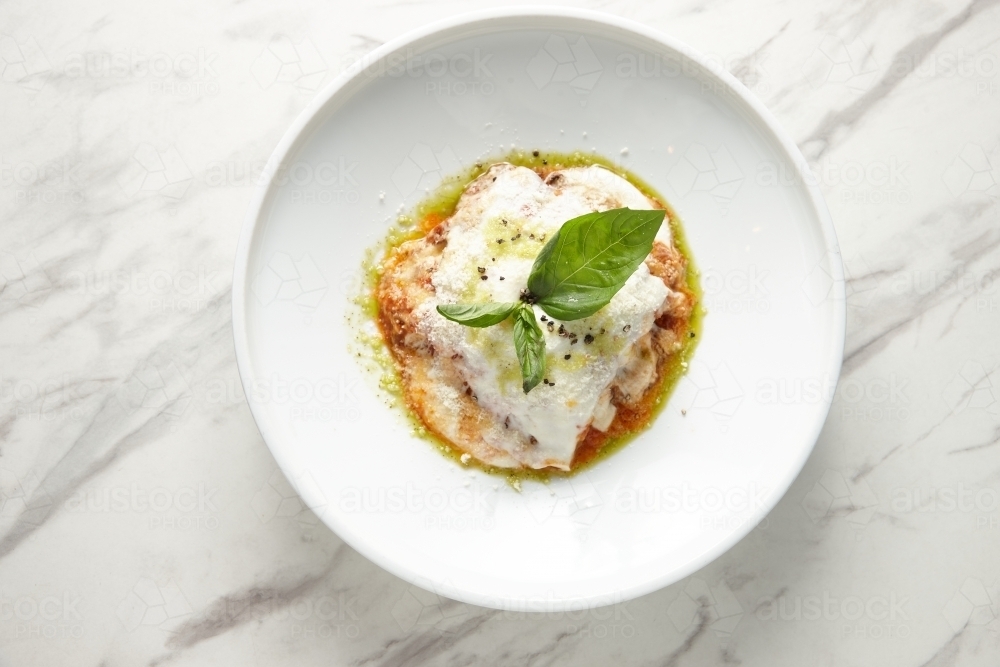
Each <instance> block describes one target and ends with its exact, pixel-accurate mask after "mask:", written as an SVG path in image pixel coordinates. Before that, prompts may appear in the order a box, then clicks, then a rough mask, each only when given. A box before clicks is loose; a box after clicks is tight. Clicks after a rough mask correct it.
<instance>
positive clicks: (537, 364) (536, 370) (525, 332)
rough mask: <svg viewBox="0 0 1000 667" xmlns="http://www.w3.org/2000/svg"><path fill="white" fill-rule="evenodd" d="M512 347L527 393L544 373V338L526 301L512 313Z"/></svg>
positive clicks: (523, 386) (522, 385) (522, 386)
mask: <svg viewBox="0 0 1000 667" xmlns="http://www.w3.org/2000/svg"><path fill="white" fill-rule="evenodd" d="M514 349H515V350H516V351H517V360H518V362H520V364H521V380H522V382H521V388H522V389H524V393H525V394H527V393H528V392H529V391H531V390H532V389H534V387H535V385H537V384H538V383H539V382H541V381H542V375H544V374H545V339H544V338H543V337H542V329H541V327H539V326H538V321H537V320H535V311H534V309H533V308H532V307H531V306H529V305H528V304H526V303H522V304H521V307H520V308H518V309H517V312H516V313H514Z"/></svg>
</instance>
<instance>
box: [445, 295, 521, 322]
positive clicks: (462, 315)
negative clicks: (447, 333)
mask: <svg viewBox="0 0 1000 667" xmlns="http://www.w3.org/2000/svg"><path fill="white" fill-rule="evenodd" d="M518 305H519V304H518V303H517V302H516V301H515V302H514V303H493V302H491V303H475V304H469V303H451V304H444V305H440V306H438V307H437V311H438V312H439V313H441V314H442V315H444V316H445V317H447V318H448V319H449V320H451V321H452V322H458V323H459V324H464V325H465V326H467V327H479V328H482V327H491V326H493V325H494V324H500V323H501V322H503V321H504V320H505V319H507V318H508V317H509V316H510V314H511V313H513V312H514V310H515V309H516V308H517V307H518Z"/></svg>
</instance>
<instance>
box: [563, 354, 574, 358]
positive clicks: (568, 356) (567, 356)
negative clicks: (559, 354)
mask: <svg viewBox="0 0 1000 667" xmlns="http://www.w3.org/2000/svg"><path fill="white" fill-rule="evenodd" d="M571 356H573V355H571V354H567V355H566V356H564V357H563V359H569V358H570V357H571Z"/></svg>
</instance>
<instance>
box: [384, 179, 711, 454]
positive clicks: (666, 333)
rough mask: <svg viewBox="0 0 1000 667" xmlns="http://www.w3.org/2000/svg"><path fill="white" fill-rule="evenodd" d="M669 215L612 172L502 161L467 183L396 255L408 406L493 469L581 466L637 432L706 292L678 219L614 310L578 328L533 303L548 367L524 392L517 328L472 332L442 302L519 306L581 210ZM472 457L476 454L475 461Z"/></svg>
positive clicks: (393, 275)
mask: <svg viewBox="0 0 1000 667" xmlns="http://www.w3.org/2000/svg"><path fill="white" fill-rule="evenodd" d="M624 207H628V208H631V209H662V208H664V207H663V206H662V205H661V204H660V203H659V202H657V201H655V200H653V199H651V198H649V197H647V196H646V195H644V194H643V193H642V192H640V191H639V190H638V189H637V188H636V187H635V186H633V185H632V184H631V183H629V182H628V181H627V180H626V179H624V178H622V177H621V176H619V175H617V174H615V173H614V172H612V171H610V170H609V169H606V168H604V167H601V166H596V165H595V166H589V167H573V168H566V169H559V170H552V171H542V170H539V171H536V170H533V169H529V168H527V167H518V166H514V165H512V164H509V163H506V162H502V163H497V164H494V165H492V166H491V167H490V168H489V169H487V170H486V171H485V172H484V173H483V174H482V175H480V176H479V177H478V178H477V179H475V180H474V181H473V182H472V183H470V184H469V185H468V187H467V188H466V189H465V191H464V192H463V194H462V195H461V197H460V198H459V200H458V203H457V205H456V207H455V210H454V213H453V214H452V215H451V216H450V217H448V218H447V219H444V220H442V221H439V222H436V223H435V224H434V225H433V227H431V228H430V229H428V230H427V232H426V234H425V235H424V236H423V237H422V238H420V239H416V240H411V241H407V242H405V243H403V244H402V245H400V246H399V247H397V248H395V249H394V250H393V251H392V252H391V253H390V254H389V255H388V257H387V258H386V259H385V261H384V262H383V266H382V274H381V277H380V279H379V282H378V285H377V287H376V294H375V296H376V299H377V302H378V311H379V316H378V318H379V327H380V329H381V331H382V335H383V337H384V338H385V341H386V344H387V345H388V347H389V350H390V351H391V353H392V356H393V358H394V359H395V362H396V364H397V366H398V369H399V371H400V376H401V379H402V386H403V391H404V395H405V398H406V402H407V404H408V405H409V406H410V408H411V409H412V410H413V411H414V412H415V413H416V415H417V416H418V417H419V418H420V420H421V421H422V422H423V423H424V425H425V426H426V427H427V428H428V429H429V430H430V431H431V432H433V433H435V434H436V435H437V436H439V437H441V438H443V439H444V440H446V441H447V442H448V443H450V444H451V445H452V446H453V447H454V448H456V449H457V450H459V451H460V452H462V453H463V456H462V458H463V461H468V460H469V457H472V458H475V459H477V460H478V461H480V462H482V463H483V464H486V465H488V466H495V467H498V468H510V469H535V470H562V471H568V470H571V469H572V468H574V467H575V466H577V465H579V464H580V463H581V462H583V461H584V460H585V459H586V458H587V457H588V456H593V455H594V454H595V453H596V452H597V451H598V450H599V449H600V447H601V446H603V444H604V443H605V442H606V441H607V440H608V434H609V433H615V432H622V431H623V430H627V429H633V430H634V429H635V428H638V427H641V426H643V425H644V424H636V423H634V422H635V420H636V416H637V415H640V416H641V415H642V414H651V413H650V411H649V410H645V411H643V410H641V409H640V407H641V406H643V405H646V406H648V405H649V404H650V398H651V394H653V393H655V392H656V391H657V389H658V388H659V387H661V382H660V381H661V380H662V374H663V372H664V368H665V365H666V362H667V361H668V360H669V359H670V357H671V356H672V355H675V354H678V353H679V352H680V351H681V349H682V347H683V337H685V336H687V335H689V333H688V329H689V325H690V318H691V313H692V310H693V307H694V298H693V294H692V293H691V292H690V291H689V290H688V288H687V282H686V275H685V269H686V261H685V259H684V257H683V255H682V254H681V253H680V252H679V251H678V250H677V248H676V247H675V245H674V243H673V242H672V239H671V231H670V225H669V224H663V225H662V226H661V227H660V230H659V232H658V233H657V236H656V240H655V241H654V243H653V248H652V251H651V252H650V254H649V256H648V257H647V258H646V260H645V262H643V263H642V264H640V265H639V268H638V269H637V270H636V271H635V272H634V273H633V274H632V276H631V277H630V278H629V279H628V281H627V282H626V284H625V286H624V287H623V288H622V289H621V290H620V291H619V292H618V293H617V294H615V296H614V297H613V298H612V299H611V301H610V302H609V303H608V305H607V306H605V307H604V308H602V309H601V310H599V311H598V312H596V313H594V314H593V315H591V316H589V317H586V318H583V319H579V320H575V321H572V322H560V321H557V320H553V319H552V318H551V317H548V316H547V315H546V314H545V312H544V311H542V310H541V309H540V308H539V307H537V306H534V310H535V315H536V318H537V320H538V323H539V325H540V326H541V329H542V332H543V336H544V339H545V357H546V373H545V378H544V380H543V382H542V383H540V384H538V385H537V386H536V387H535V388H534V389H532V390H531V391H530V392H528V393H525V392H524V391H523V390H522V385H521V373H520V366H519V363H518V359H517V356H516V353H515V349H514V346H513V345H512V344H511V335H512V334H511V327H512V323H511V321H510V320H508V321H505V322H503V323H501V324H499V325H497V326H492V327H489V328H470V327H465V326H462V325H461V324H458V323H456V322H453V321H450V320H448V319H445V318H444V317H443V316H441V315H440V314H439V313H438V312H437V311H436V307H437V306H438V305H441V304H454V303H483V302H491V301H492V302H514V301H517V300H518V297H519V293H520V291H521V290H522V289H523V288H524V286H525V284H526V281H527V278H528V274H529V272H530V270H531V267H532V263H533V261H534V259H535V257H536V256H537V255H538V253H539V252H540V251H541V249H542V247H543V246H544V244H545V242H546V240H547V239H548V238H551V236H552V235H553V234H555V233H556V232H557V231H558V230H559V228H560V226H561V225H562V224H563V223H564V222H566V221H567V220H570V219H572V218H575V217H577V216H580V215H583V214H586V213H591V212H595V211H605V210H610V209H615V208H624ZM466 455H468V456H466Z"/></svg>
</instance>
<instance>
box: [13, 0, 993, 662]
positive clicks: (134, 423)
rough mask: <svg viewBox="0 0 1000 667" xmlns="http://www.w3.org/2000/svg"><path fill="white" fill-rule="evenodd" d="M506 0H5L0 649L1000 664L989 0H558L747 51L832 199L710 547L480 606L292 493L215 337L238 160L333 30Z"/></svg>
mask: <svg viewBox="0 0 1000 667" xmlns="http://www.w3.org/2000/svg"><path fill="white" fill-rule="evenodd" d="M497 4H502V3H493V2H484V1H481V0H475V1H473V2H463V3H458V2H392V1H388V0H380V1H378V2H371V3H347V2H333V3H320V2H312V1H309V0H307V1H305V2H300V3H297V4H294V5H291V6H289V5H280V4H276V3H264V2H257V1H250V2H243V3H228V4H227V3H217V2H216V3H198V2H189V1H183V2H179V3H164V4H160V5H151V4H148V3H146V4H143V5H137V4H134V3H125V2H117V1H115V0H100V1H99V2H92V3H69V2H64V1H58V0H46V1H43V2H38V3H19V2H15V3H7V4H5V5H3V6H2V7H0V95H2V100H3V104H2V105H0V118H2V121H3V122H2V123H0V137H2V141H0V216H2V217H0V219H2V220H3V224H2V225H0V242H2V245H0V360H2V366H0V664H2V665H107V666H109V667H111V666H117V665H141V664H149V665H173V664H181V665H200V664H204V665H217V664H249V665H262V666H263V665H289V664H294V665H313V664H316V665H320V664H322V665H328V664H338V665H359V666H360V665H379V666H389V665H411V664H435V665H455V666H458V665H473V664H510V665H523V664H529V665H552V664H574V665H606V664H610V663H615V664H627V665H670V666H675V665H676V666H681V665H728V664H743V665H767V666H784V665H788V666H792V665H796V666H797V665H831V666H838V667H839V666H853V665H870V664H879V665H901V666H905V667H920V666H933V667H938V666H944V665H962V666H971V665H984V666H985V665H995V664H997V661H998V657H997V656H998V655H1000V637H998V631H1000V620H998V619H1000V558H998V556H1000V373H998V363H1000V342H998V337H997V332H998V331H1000V215H998V214H1000V205H998V200H1000V40H998V38H997V35H998V34H1000V3H998V2H996V1H995V0H972V1H970V2H961V1H955V2H929V1H927V0H917V1H914V2H905V3H890V2H885V1H884V0H881V1H877V2H866V3H862V2H832V1H818V2H810V3H782V2H774V1H773V0H749V1H747V2H735V1H733V0H728V1H725V0H724V1H722V2H704V1H703V0H691V1H682V2H659V1H657V2H648V1H645V2H640V1H638V0H615V1H609V2H601V1H593V2H582V3H576V4H579V6H585V7H590V8H594V9H601V10H604V11H607V12H610V13H613V14H617V15H621V16H624V17H627V18H631V19H634V20H638V21H641V22H643V23H646V24H647V25H650V26H652V27H654V28H657V29H660V30H662V31H664V32H667V33H669V34H671V35H673V36H675V37H678V38H680V39H681V40H683V41H685V42H687V43H689V44H690V45H691V46H693V47H694V48H696V49H697V50H699V51H701V52H703V53H705V54H708V55H709V56H711V57H712V58H714V59H715V60H716V61H717V62H719V63H720V64H721V65H722V66H724V67H725V68H727V69H728V70H729V71H731V72H732V73H733V74H734V75H735V76H737V77H738V78H739V79H740V80H741V81H743V82H744V84H745V85H746V86H747V87H748V88H749V89H750V90H751V91H753V92H754V93H755V94H756V95H757V96H758V97H759V98H760V99H761V100H762V101H763V102H764V103H765V104H766V105H767V106H768V107H769V108H770V109H771V110H772V111H773V113H774V114H775V115H776V116H777V117H778V119H779V120H780V121H781V123H782V124H783V125H784V126H785V127H786V128H787V130H788V131H789V132H790V133H791V135H792V136H793V138H794V139H795V140H796V141H797V142H798V143H799V145H800V147H801V148H802V150H803V153H804V154H805V155H806V157H807V159H808V160H809V161H810V163H811V165H812V167H813V170H814V172H815V174H816V177H817V178H818V179H819V183H820V186H821V188H822V190H823V192H824V195H825V196H826V199H827V203H828V205H829V207H830V209H831V212H832V214H833V219H834V222H835V224H836V227H837V232H838V235H839V238H840V243H841V250H842V254H843V257H844V260H845V264H846V269H847V274H848V303H847V306H848V330H847V344H846V351H845V363H844V373H843V377H842V379H841V384H840V387H839V388H838V390H837V393H836V398H835V400H834V404H833V409H832V411H831V414H830V417H829V419H828V420H827V423H826V425H825V428H824V430H823V433H822V435H821V437H820V439H819V442H818V444H817V446H816V449H815V451H814V453H813V455H812V457H811V458H810V459H809V461H808V463H807V464H806V467H805V469H804V470H803V472H802V474H801V475H800V476H799V478H798V479H797V481H796V482H795V483H794V485H793V486H792V487H791V489H790V490H789V492H788V493H787V495H786V496H785V497H784V498H783V499H782V501H781V502H780V503H779V504H778V506H777V507H776V508H775V509H774V510H773V511H772V512H771V513H770V515H769V516H768V517H767V518H766V519H765V520H764V521H763V522H762V523H761V525H760V526H759V527H758V528H756V529H755V530H754V531H753V532H752V533H751V534H750V535H749V536H748V537H747V538H746V539H744V540H743V541H742V542H740V543H739V544H738V545H737V546H736V547H734V548H733V549H732V550H731V551H730V552H728V553H727V554H725V555H724V556H722V557H721V558H719V559H718V560H717V561H715V562H714V563H712V564H711V565H709V566H708V567H706V568H704V569H703V570H701V571H700V572H698V573H696V574H695V575H693V576H691V577H689V578H688V579H685V580H683V581H681V582H679V583H677V584H675V585H673V586H670V587H668V588H665V589H663V590H661V591H658V592H656V593H654V594H651V595H647V596H645V597H643V598H640V599H637V600H634V601H631V602H626V603H621V604H618V605H615V606H613V607H607V608H602V609H595V610H589V611H587V612H581V613H577V614H543V615H541V616H533V615H527V614H518V613H511V612H498V611H493V610H487V609H481V608H476V607H472V606H469V605H465V604H461V603H457V602H453V601H449V600H446V599H443V598H440V597H438V596H436V595H434V594H433V593H428V592H426V591H423V590H421V589H419V588H416V587H413V586H410V585H409V584H407V583H405V582H403V581H401V580H399V579H396V578H395V577H393V576H392V575H390V574H388V573H386V572H384V571H382V570H381V569H379V568H378V567H377V566H375V565H373V564H372V563H370V562H369V561H367V560H366V559H365V558H363V557H362V556H360V555H358V554H357V553H356V552H354V551H353V550H352V549H351V548H350V547H348V546H346V545H345V544H344V543H343V542H342V541H341V540H340V539H338V538H337V537H336V536H335V535H334V534H333V533H331V532H330V531H329V530H327V529H326V528H325V527H324V526H323V525H322V524H320V523H318V522H317V520H316V518H315V517H314V516H313V515H312V514H311V512H309V510H308V509H306V508H305V507H304V506H303V505H302V504H301V503H300V502H299V501H298V499H297V498H296V496H295V494H294V492H292V491H291V488H290V487H289V486H288V483H287V482H286V481H285V479H284V477H283V476H282V475H281V472H280V471H279V470H278V469H277V467H276V465H275V463H274V461H273V459H272V458H271V456H270V454H269V452H268V450H267V448H266V447H265V445H264V443H263V442H262V440H261V438H260V436H259V434H258V433H257V430H256V428H255V426H254V424H253V421H252V419H251V416H250V413H249V410H248V408H247V406H246V401H245V399H244V396H243V393H242V390H241V388H240V385H239V380H238V376H237V372H236V366H235V360H234V354H233V346H232V337H231V320H230V315H229V312H230V291H231V272H232V263H233V257H234V253H235V246H236V240H237V236H238V233H239V229H240V226H241V224H242V221H243V216H244V214H245V211H246V209H247V206H248V203H249V200H250V197H251V194H252V191H253V186H254V184H255V182H256V180H255V179H256V177H257V176H258V175H259V172H260V169H261V167H262V165H263V163H264V161H265V160H266V159H267V157H268V155H269V154H270V152H271V151H272V149H273V147H274V145H275V144H276V142H277V140H278V138H279V137H280V136H281V135H282V133H283V132H284V131H285V129H286V128H287V126H288V125H289V123H290V122H291V121H292V119H293V118H294V117H295V115H296V114H297V113H298V112H299V111H300V110H301V109H302V108H303V107H304V106H305V105H306V104H307V103H308V101H309V100H310V99H311V98H312V96H313V94H314V93H315V92H316V91H317V90H318V89H319V88H320V87H321V86H322V85H324V84H325V83H327V82H329V81H330V80H331V79H332V77H333V76H334V75H336V73H337V72H339V71H341V70H342V69H343V68H344V67H346V66H347V65H348V64H349V63H351V62H353V61H354V60H356V59H357V58H359V57H361V56H362V55H364V54H365V53H367V52H368V51H369V50H371V49H372V48H374V47H375V46H377V45H378V44H380V43H383V42H385V41H386V40H389V39H391V38H393V37H395V36H397V35H399V34H401V33H402V32H404V31H405V30H407V29H409V28H411V27H413V26H416V25H419V24H422V23H426V22H429V21H431V20H434V19H437V18H442V17H446V16H450V15H453V14H455V13H458V12H460V11H466V10H470V9H473V8H482V7H488V6H494V5H497ZM276 54H278V55H276ZM282 54H283V55H282ZM289 54H291V55H289ZM279 55H281V57H278V56H279ZM282 58H284V60H282ZM287 63H292V65H293V66H288V67H285V66H283V65H287ZM994 383H996V384H994ZM793 389H794V388H788V390H789V391H792V390H793Z"/></svg>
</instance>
